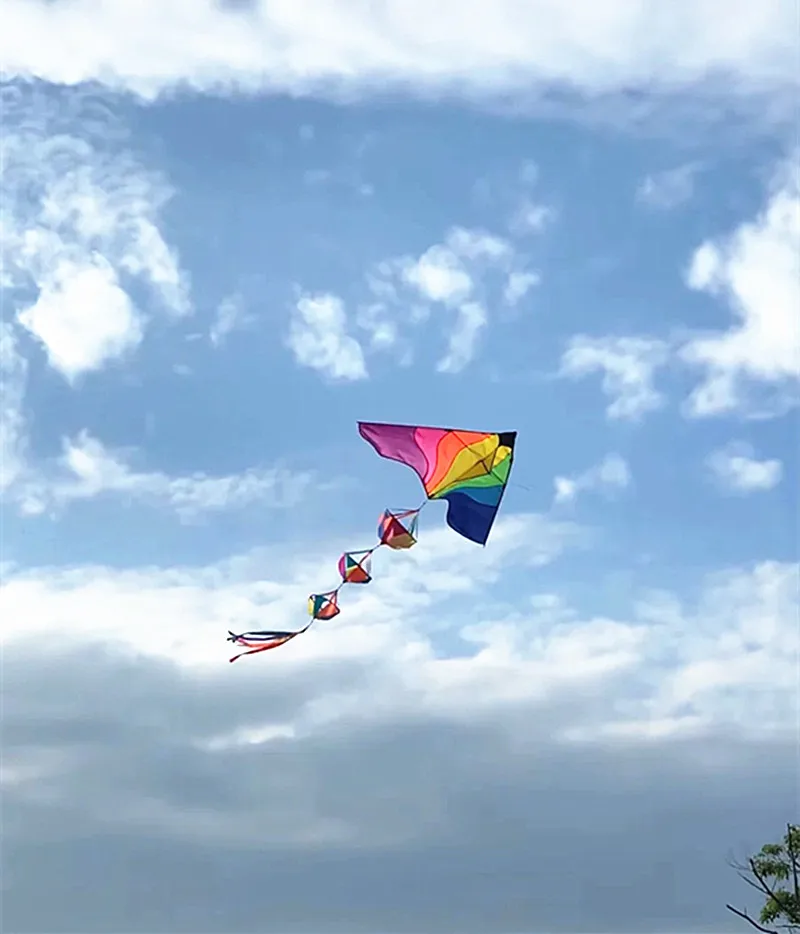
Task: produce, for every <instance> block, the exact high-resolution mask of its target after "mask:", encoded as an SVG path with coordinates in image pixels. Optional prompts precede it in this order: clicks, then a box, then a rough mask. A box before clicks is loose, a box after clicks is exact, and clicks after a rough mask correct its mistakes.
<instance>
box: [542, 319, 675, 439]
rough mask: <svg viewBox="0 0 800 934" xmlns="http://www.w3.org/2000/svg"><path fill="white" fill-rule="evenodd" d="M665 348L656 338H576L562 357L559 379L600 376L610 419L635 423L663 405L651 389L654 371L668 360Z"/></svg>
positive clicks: (654, 390)
mask: <svg viewBox="0 0 800 934" xmlns="http://www.w3.org/2000/svg"><path fill="white" fill-rule="evenodd" d="M668 356H669V355H668V345H667V344H666V343H665V342H664V341H662V340H658V339H656V338H645V337H589V336H588V335H585V334H579V335H576V336H575V337H573V338H572V339H571V341H570V342H569V346H568V347H567V350H566V351H565V352H564V354H563V356H562V358H561V368H560V374H559V375H561V376H564V377H568V378H570V379H581V378H583V377H585V376H588V375H590V374H592V373H596V372H601V373H602V374H603V381H602V387H603V392H604V393H605V394H606V395H607V396H609V397H611V399H612V401H611V404H610V405H609V406H608V408H607V409H606V413H607V415H608V417H609V418H612V419H629V420H632V421H635V420H637V419H640V418H641V417H642V416H643V415H645V414H646V413H647V412H652V411H654V410H655V409H658V408H660V407H661V406H662V405H663V404H664V401H665V400H664V396H663V395H662V393H660V392H659V391H657V390H656V388H655V386H654V377H655V372H656V370H658V369H659V368H660V367H663V366H664V365H665V364H666V363H667V361H668Z"/></svg>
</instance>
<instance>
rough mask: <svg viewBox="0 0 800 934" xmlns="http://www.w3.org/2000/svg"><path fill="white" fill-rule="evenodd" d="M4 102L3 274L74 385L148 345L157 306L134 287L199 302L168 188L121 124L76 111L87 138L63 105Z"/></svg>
mask: <svg viewBox="0 0 800 934" xmlns="http://www.w3.org/2000/svg"><path fill="white" fill-rule="evenodd" d="M5 35H6V31H5V30H4V36H5ZM4 105H6V106H5V107H4V115H3V117H4V127H3V134H2V136H0V151H1V152H2V159H3V162H4V166H3V168H4V171H3V176H2V180H1V181H0V185H1V186H2V187H1V189H0V197H1V198H2V200H3V204H4V208H5V212H4V217H3V220H2V224H0V246H2V251H1V252H2V264H3V265H2V271H1V274H0V278H1V279H2V282H3V285H4V288H5V289H8V290H9V296H11V295H13V302H14V305H16V306H17V307H18V309H19V310H18V313H17V320H18V321H19V323H20V324H22V325H23V326H24V327H25V328H26V329H27V330H28V331H29V332H30V333H31V334H32V335H33V336H34V337H35V338H36V339H37V340H38V341H39V342H40V343H41V344H42V346H43V347H44V349H45V351H46V354H47V358H48V361H49V363H50V364H51V366H53V367H54V368H55V369H57V370H59V371H60V372H61V373H62V374H63V375H64V376H65V377H66V378H67V379H68V380H70V381H72V380H74V379H75V378H76V377H78V376H80V375H81V374H82V373H85V372H88V371H92V370H97V369H100V368H101V367H103V366H104V365H105V364H106V363H108V362H109V361H111V360H113V359H116V358H119V357H121V356H123V355H124V354H125V353H127V352H130V351H131V350H133V349H134V348H135V347H136V346H137V345H138V343H139V342H140V341H141V339H142V334H143V330H144V327H145V324H146V321H147V315H148V312H149V309H148V310H145V309H143V308H142V307H139V305H140V304H141V303H139V305H137V303H135V302H134V300H133V298H132V297H131V295H130V294H129V291H128V289H129V286H130V285H132V284H134V283H141V284H143V285H145V286H147V287H148V288H149V289H150V292H151V294H152V295H153V297H154V298H155V299H156V300H157V302H158V304H159V305H160V306H161V307H162V308H163V309H164V310H166V311H167V312H168V313H170V314H173V315H183V314H185V313H187V312H188V311H189V310H190V307H189V301H188V296H187V283H186V277H185V275H184V273H183V272H182V270H181V268H180V265H179V261H178V257H177V255H176V254H175V252H174V251H173V250H172V249H171V248H170V247H169V246H168V245H167V243H166V241H165V240H164V238H163V236H162V234H161V232H160V229H159V226H158V223H159V214H160V210H161V208H162V206H163V205H164V203H165V202H166V200H167V199H168V197H169V196H170V191H169V190H168V188H167V186H166V184H165V182H164V180H163V179H162V178H161V177H160V176H158V175H157V174H155V173H148V172H147V171H145V169H144V168H143V167H142V166H141V165H140V164H138V162H136V160H134V159H133V158H132V157H131V156H129V155H127V154H125V153H124V152H123V151H121V150H119V149H118V148H114V145H115V144H114V143H113V140H114V139H115V131H116V130H117V129H118V128H116V127H114V126H110V125H102V126H100V127H99V128H98V127H97V126H95V125H94V123H93V119H92V118H91V116H87V117H86V121H85V123H81V120H80V118H81V114H80V113H79V114H77V115H73V116H76V120H77V122H78V123H79V124H80V125H82V126H83V128H84V129H85V133H84V135H83V136H81V137H78V136H75V135H73V133H74V129H70V131H69V132H65V131H64V129H63V127H62V126H61V124H62V123H63V122H64V121H65V120H67V118H68V116H70V114H66V113H65V114H64V115H62V114H60V113H59V112H58V109H57V107H58V105H57V104H49V105H45V106H44V110H42V106H41V104H40V103H38V102H34V101H33V99H32V98H29V97H28V96H26V95H25V94H22V95H21V96H20V98H19V100H14V99H13V98H12V97H11V96H9V97H7V98H4ZM87 106H89V105H87ZM89 109H91V108H90V107H89ZM31 293H32V295H31ZM6 301H7V307H8V305H10V304H11V300H10V298H8V299H6Z"/></svg>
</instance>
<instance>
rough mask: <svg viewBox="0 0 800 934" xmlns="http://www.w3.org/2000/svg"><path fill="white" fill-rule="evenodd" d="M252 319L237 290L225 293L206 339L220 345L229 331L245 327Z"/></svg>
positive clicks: (215, 345)
mask: <svg viewBox="0 0 800 934" xmlns="http://www.w3.org/2000/svg"><path fill="white" fill-rule="evenodd" d="M252 320H253V319H252V318H251V317H250V316H249V315H248V314H247V311H246V309H245V305H244V299H243V298H242V296H241V295H240V294H239V293H238V292H237V293H234V294H233V295H226V296H225V298H223V300H222V301H221V302H220V303H219V306H218V307H217V311H216V314H215V315H214V321H213V323H212V325H211V328H210V330H209V332H208V339H209V340H210V341H211V343H212V344H213V346H214V347H221V346H222V344H223V343H224V342H225V340H226V339H227V337H228V335H229V334H230V333H231V332H233V331H236V330H239V329H241V328H245V327H247V326H248V325H249V324H250V323H251V322H252Z"/></svg>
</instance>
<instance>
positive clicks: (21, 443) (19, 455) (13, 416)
mask: <svg viewBox="0 0 800 934" xmlns="http://www.w3.org/2000/svg"><path fill="white" fill-rule="evenodd" d="M27 377H28V363H27V361H26V360H25V358H24V357H23V356H22V354H20V352H19V350H18V345H17V339H16V336H15V334H14V331H13V329H12V327H11V325H10V324H7V323H5V322H4V321H0V492H3V491H4V490H5V489H6V488H7V487H8V486H10V485H11V484H12V483H14V481H15V480H16V479H17V478H18V477H19V476H20V475H21V474H22V472H23V470H24V469H25V448H26V446H27V439H26V432H25V416H24V413H23V408H22V407H23V403H24V401H25V384H26V382H27Z"/></svg>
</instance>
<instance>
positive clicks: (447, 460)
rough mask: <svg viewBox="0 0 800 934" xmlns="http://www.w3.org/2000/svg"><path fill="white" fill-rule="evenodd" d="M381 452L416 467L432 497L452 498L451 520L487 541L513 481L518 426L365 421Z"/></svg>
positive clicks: (364, 431) (362, 429)
mask: <svg viewBox="0 0 800 934" xmlns="http://www.w3.org/2000/svg"><path fill="white" fill-rule="evenodd" d="M358 430H359V433H360V434H361V437H362V438H364V440H365V441H368V442H369V443H370V444H371V445H372V446H373V448H375V450H376V451H377V452H378V454H380V456H381V457H386V458H388V459H389V460H394V461H399V462H400V463H401V464H405V465H406V466H408V467H411V469H412V470H414V471H415V472H416V474H417V476H418V477H419V478H420V480H421V481H422V485H423V487H424V488H425V493H426V495H427V498H428V499H445V500H447V524H448V525H449V526H450V528H451V529H453V530H454V531H456V532H458V533H459V535H463V536H464V537H465V538H468V539H469V540H470V541H473V542H477V544H479V545H485V544H486V540H487V539H488V537H489V532H490V531H491V529H492V525H493V523H494V520H495V517H496V516H497V510H498V509H499V508H500V502H501V500H502V498H503V493H504V492H505V489H506V484H507V483H508V477H509V474H510V472H511V464H512V462H513V460H514V443H515V441H516V438H517V433H516V431H503V432H485V431H460V430H457V429H453V428H429V427H425V426H421V425H388V424H384V423H381V422H359V423H358Z"/></svg>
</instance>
